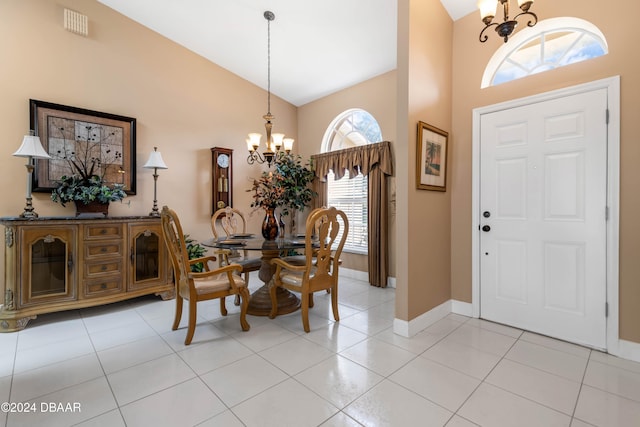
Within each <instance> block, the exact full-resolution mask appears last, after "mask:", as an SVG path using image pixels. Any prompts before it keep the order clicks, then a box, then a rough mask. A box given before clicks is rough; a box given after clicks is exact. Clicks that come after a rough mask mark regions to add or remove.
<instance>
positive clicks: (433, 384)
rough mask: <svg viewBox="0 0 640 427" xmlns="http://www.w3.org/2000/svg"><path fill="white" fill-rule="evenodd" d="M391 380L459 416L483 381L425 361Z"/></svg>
mask: <svg viewBox="0 0 640 427" xmlns="http://www.w3.org/2000/svg"><path fill="white" fill-rule="evenodd" d="M389 379H390V380H391V381H393V382H395V383H397V384H399V385H401V386H403V387H405V388H408V389H409V390H411V391H414V392H416V393H418V394H419V395H420V396H422V397H425V398H427V399H429V400H430V401H432V402H435V403H437V404H438V405H440V406H443V407H445V408H447V409H448V410H450V411H451V412H456V411H457V410H458V409H459V408H460V406H462V404H463V403H464V402H465V400H467V398H468V397H469V396H471V393H473V391H474V390H475V389H476V388H477V387H478V386H479V385H480V380H478V379H476V378H473V377H471V376H469V375H465V374H463V373H461V372H459V371H456V370H454V369H450V368H447V367H446V366H443V365H441V364H439V363H436V362H432V361H431V360H428V359H425V358H423V357H418V358H417V359H414V360H412V361H411V362H409V363H408V364H406V365H405V366H403V367H402V368H401V369H400V370H399V371H397V372H395V373H394V374H393V375H391V376H390V377H389Z"/></svg>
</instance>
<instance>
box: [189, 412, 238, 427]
mask: <svg viewBox="0 0 640 427" xmlns="http://www.w3.org/2000/svg"><path fill="white" fill-rule="evenodd" d="M198 427H244V424H242V422H241V421H240V420H239V419H238V417H236V415H235V414H234V413H233V412H232V411H230V410H226V411H224V412H223V413H221V414H218V415H216V416H215V417H213V418H209V419H208V420H206V421H205V422H203V423H200V424H198Z"/></svg>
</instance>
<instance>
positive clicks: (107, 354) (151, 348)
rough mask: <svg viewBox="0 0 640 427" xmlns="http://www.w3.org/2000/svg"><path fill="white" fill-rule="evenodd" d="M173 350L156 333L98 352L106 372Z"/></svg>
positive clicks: (154, 357)
mask: <svg viewBox="0 0 640 427" xmlns="http://www.w3.org/2000/svg"><path fill="white" fill-rule="evenodd" d="M172 353H173V350H172V349H171V347H169V345H168V344H167V343H166V342H165V341H164V340H163V339H162V338H160V337H159V336H158V335H154V336H151V337H148V338H143V339H141V340H138V341H134V342H131V343H128V344H123V345H119V346H117V347H111V348H109V349H107V350H102V351H99V352H98V357H99V358H100V363H101V364H102V368H103V369H104V372H105V373H107V374H110V373H113V372H117V371H120V370H122V369H126V368H130V367H131V366H135V365H138V364H140V363H144V362H148V361H150V360H154V359H158V358H160V357H162V356H167V355H169V354H172Z"/></svg>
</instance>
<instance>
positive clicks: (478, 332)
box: [445, 324, 516, 356]
mask: <svg viewBox="0 0 640 427" xmlns="http://www.w3.org/2000/svg"><path fill="white" fill-rule="evenodd" d="M445 340H453V341H457V342H459V343H461V344H465V345H468V346H469V347H473V348H475V349H478V350H480V351H484V352H485V353H491V354H495V355H498V356H504V355H505V354H506V352H507V351H509V349H510V348H511V347H512V346H513V344H515V342H516V338H513V337H509V336H507V335H502V334H499V333H497V332H492V331H489V330H487V329H483V328H476V327H474V326H470V325H466V324H465V325H462V326H460V327H459V328H457V329H456V330H455V331H453V332H451V333H450V334H449V335H448V336H447V337H446V338H445Z"/></svg>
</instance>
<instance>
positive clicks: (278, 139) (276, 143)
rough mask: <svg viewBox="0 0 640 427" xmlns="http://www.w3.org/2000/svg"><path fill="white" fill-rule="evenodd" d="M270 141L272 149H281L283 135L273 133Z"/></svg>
mask: <svg viewBox="0 0 640 427" xmlns="http://www.w3.org/2000/svg"><path fill="white" fill-rule="evenodd" d="M271 139H273V147H274V148H275V149H276V150H279V149H280V147H282V140H283V139H284V133H274V134H273V135H271ZM272 149H273V148H272Z"/></svg>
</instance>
